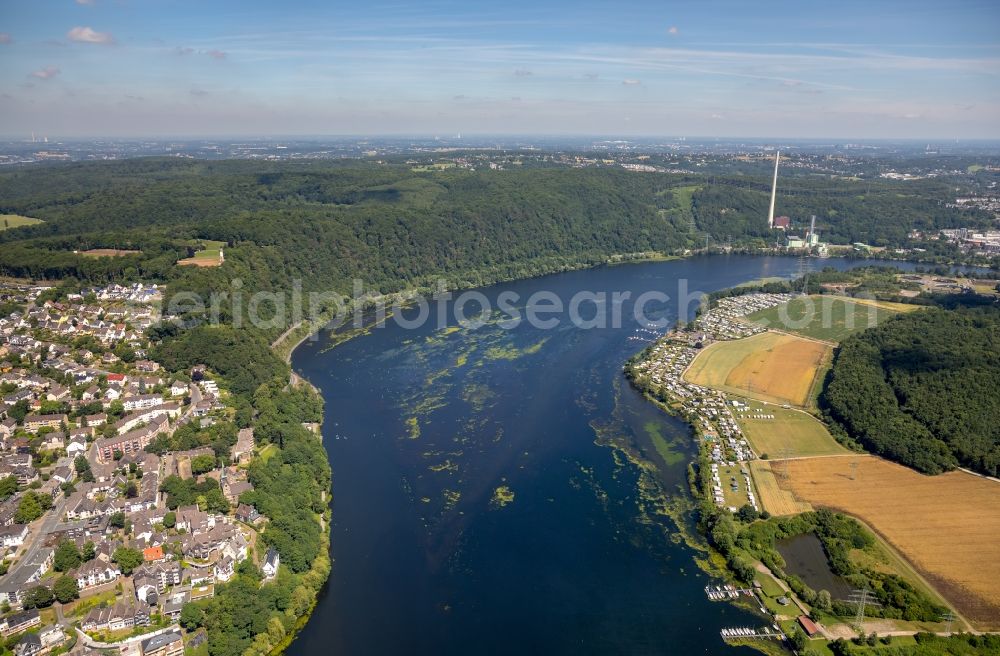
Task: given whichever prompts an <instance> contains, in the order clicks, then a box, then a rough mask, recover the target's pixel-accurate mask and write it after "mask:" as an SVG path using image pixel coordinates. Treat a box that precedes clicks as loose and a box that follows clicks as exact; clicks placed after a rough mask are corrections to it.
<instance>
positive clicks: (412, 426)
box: [406, 417, 420, 440]
mask: <svg viewBox="0 0 1000 656" xmlns="http://www.w3.org/2000/svg"><path fill="white" fill-rule="evenodd" d="M406 436H407V437H409V438H410V439H411V440H415V439H417V438H418V437H420V422H419V421H417V418H416V417H409V418H407V420H406Z"/></svg>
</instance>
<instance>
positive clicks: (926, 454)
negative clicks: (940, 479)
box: [822, 308, 1000, 476]
mask: <svg viewBox="0 0 1000 656" xmlns="http://www.w3.org/2000/svg"><path fill="white" fill-rule="evenodd" d="M998 389H1000V311H998V310H997V309H996V308H978V309H964V308H959V309H956V310H944V309H940V308H931V309H927V310H924V311H921V312H914V313H909V314H902V315H899V316H897V317H893V318H892V319H890V320H889V321H886V322H885V323H883V324H882V325H880V326H877V327H875V328H872V329H870V330H867V331H865V332H862V333H859V334H857V335H854V336H852V337H850V338H849V339H847V340H846V341H844V342H843V343H842V344H841V346H840V349H839V350H838V352H837V355H836V358H835V360H834V365H833V370H832V372H831V374H830V378H829V381H828V384H827V385H826V388H825V390H824V392H823V395H822V402H823V404H824V406H825V411H826V412H827V414H828V415H829V416H830V417H831V418H832V419H833V420H834V421H835V422H838V423H839V424H841V425H842V426H843V427H844V428H845V429H846V431H847V433H848V434H850V435H851V436H853V437H855V438H856V439H858V440H859V441H860V442H861V443H862V444H863V445H864V446H865V447H866V448H868V449H870V450H871V451H873V452H875V453H877V454H879V455H882V456H884V457H886V458H890V459H892V460H896V461H898V462H901V463H903V464H905V465H909V466H910V467H913V468H914V469H917V470H919V471H922V472H925V473H928V474H936V473H940V472H943V471H946V470H949V469H952V468H954V467H956V466H958V465H961V466H963V467H968V468H970V469H974V470H976V471H978V472H982V473H984V474H988V475H991V476H996V475H998V474H1000V423H998V422H997V418H998V417H1000V394H997V390H998Z"/></svg>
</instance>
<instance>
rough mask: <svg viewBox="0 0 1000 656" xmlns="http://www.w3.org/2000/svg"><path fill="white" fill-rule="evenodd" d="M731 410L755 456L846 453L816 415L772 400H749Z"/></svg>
mask: <svg viewBox="0 0 1000 656" xmlns="http://www.w3.org/2000/svg"><path fill="white" fill-rule="evenodd" d="M748 405H749V407H748V408H739V409H736V408H734V410H735V412H734V413H733V414H734V415H735V416H736V421H737V422H739V425H740V428H742V429H743V434H744V435H745V436H746V438H747V440H749V441H750V446H751V447H753V450H754V451H755V452H756V453H757V455H758V456H762V457H763V456H765V455H766V456H767V457H768V458H771V459H776V458H799V457H803V456H826V455H837V454H842V453H850V452H849V451H848V450H847V449H846V448H845V447H843V446H842V445H841V444H840V443H839V442H837V440H835V439H833V436H832V435H830V431H828V430H827V429H826V426H825V425H824V424H823V422H821V421H820V420H819V419H817V418H816V417H813V416H812V415H810V414H808V413H806V412H803V411H800V410H793V409H790V408H783V407H781V406H779V405H775V404H773V403H768V404H765V403H762V402H759V401H750V402H749V404H748Z"/></svg>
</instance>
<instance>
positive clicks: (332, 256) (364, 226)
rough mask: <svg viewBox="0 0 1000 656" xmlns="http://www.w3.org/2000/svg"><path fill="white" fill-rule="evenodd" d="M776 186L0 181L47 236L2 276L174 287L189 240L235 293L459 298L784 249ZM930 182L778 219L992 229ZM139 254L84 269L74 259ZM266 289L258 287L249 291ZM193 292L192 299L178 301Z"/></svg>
mask: <svg viewBox="0 0 1000 656" xmlns="http://www.w3.org/2000/svg"><path fill="white" fill-rule="evenodd" d="M768 189H769V180H767V179H766V178H759V179H758V178H752V177H750V176H731V177H723V176H708V175H706V176H698V175H672V174H662V173H646V172H635V171H625V170H622V169H620V168H617V167H603V168H584V169H576V168H556V167H552V168H531V169H518V168H514V169H510V170H502V171H493V170H479V171H470V170H463V169H448V170H434V171H423V170H420V171H418V170H413V169H412V168H411V167H410V166H408V165H406V163H405V162H404V161H401V160H399V161H388V162H375V161H369V160H350V161H339V162H338V161H330V160H324V161H286V162H259V161H246V160H233V161H201V160H188V159H177V158H144V159H132V160H124V161H119V162H89V163H75V164H64V165H62V164H61V165H49V166H39V167H28V168H18V169H11V170H7V171H3V172H0V212H3V213H12V214H21V215H25V216H30V217H36V218H39V219H42V220H44V221H45V223H43V224H38V225H35V226H33V227H29V228H20V229H16V230H8V231H5V232H0V244H3V248H0V273H2V274H8V275H16V276H33V277H45V278H59V277H65V276H74V277H77V278H80V279H85V280H95V281H97V280H106V279H109V278H120V277H122V276H124V275H133V276H135V275H143V276H146V277H156V278H161V279H167V280H176V279H178V278H188V279H190V283H189V284H190V285H191V286H194V287H195V288H199V287H204V286H205V285H207V284H209V283H210V282H211V281H210V280H206V278H207V279H215V278H218V274H217V272H207V273H206V272H204V271H201V272H193V271H190V270H187V269H184V270H181V271H178V270H177V268H176V267H174V266H173V263H174V262H175V261H176V260H177V259H179V258H180V257H184V256H185V250H186V245H185V244H186V242H185V240H188V239H191V238H195V237H197V238H204V239H212V240H220V241H224V242H226V243H227V245H228V248H227V252H226V255H227V265H226V267H224V269H225V271H226V274H228V275H227V277H232V276H233V275H240V276H241V277H243V278H244V279H245V280H246V281H247V282H249V283H257V282H259V283H261V285H263V286H265V287H267V286H273V285H283V284H287V282H288V280H289V279H290V278H296V277H298V278H302V279H303V280H304V282H305V284H306V286H307V287H308V286H310V285H313V284H315V285H316V286H321V287H322V288H324V289H328V288H330V287H331V286H333V287H334V288H341V289H342V288H343V285H342V283H344V282H345V281H348V280H350V279H352V278H354V277H361V278H364V279H365V280H366V281H367V282H368V283H369V284H371V285H373V286H377V287H379V288H380V290H381V291H383V292H391V291H395V290H397V289H401V288H406V287H412V286H414V283H415V282H417V281H421V280H425V279H427V278H429V277H431V276H436V275H444V276H446V277H448V278H449V279H451V280H452V282H454V283H456V284H482V283H487V282H492V281H495V280H498V279H501V278H511V277H518V276H525V275H532V274H538V273H543V272H547V271H554V270H558V269H560V268H563V267H566V266H576V265H580V264H592V263H596V262H600V261H603V260H605V259H607V257H608V256H609V255H612V254H618V253H632V252H645V251H661V252H667V253H672V252H679V251H681V250H683V249H685V248H688V247H692V246H695V245H703V244H704V242H705V234H706V233H707V234H709V235H710V236H711V237H712V238H713V239H714V240H716V241H725V240H726V239H732V240H733V243H748V242H753V243H757V244H759V245H764V243H765V239H764V238H765V237H767V241H770V240H771V238H772V236H771V235H769V233H768V230H767V227H766V208H767V197H768ZM954 193H955V192H954V190H953V189H949V188H948V187H947V186H946V185H945V184H944V183H942V182H939V181H933V180H921V181H909V182H906V183H900V182H891V181H877V180H876V181H865V182H859V181H852V180H844V179H830V178H827V177H826V176H816V177H815V178H807V179H803V178H792V179H789V180H787V181H785V182H783V187H782V196H781V198H780V199H779V201H780V202H779V212H784V213H788V214H791V215H792V216H793V217H795V218H796V219H798V220H801V221H805V220H807V218H808V215H809V214H816V215H817V216H818V221H819V223H818V225H819V228H820V230H821V231H822V234H823V235H824V237H825V238H827V239H829V240H831V241H833V242H835V243H844V244H849V243H852V242H854V241H866V242H869V243H872V244H874V245H898V244H900V243H901V240H904V239H905V237H906V234H907V232H908V231H909V230H911V229H913V228H920V229H932V230H933V229H936V228H944V227H956V226H975V225H981V224H982V225H985V223H988V222H989V220H990V218H991V217H988V216H985V215H981V213H980V212H979V211H978V210H961V209H957V208H954V207H948V205H947V204H948V203H949V202H951V201H952V200H953V196H954ZM95 247H100V248H131V249H139V250H142V255H136V256H131V257H126V258H114V259H111V258H100V259H95V258H84V257H81V256H77V255H74V254H73V251H74V250H85V249H87V248H95ZM254 272H257V273H258V274H259V280H255V279H254V278H249V279H248V278H247V275H251V274H253V273H254ZM180 286H182V287H183V286H186V285H185V284H180Z"/></svg>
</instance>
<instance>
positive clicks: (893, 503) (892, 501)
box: [758, 455, 1000, 629]
mask: <svg viewBox="0 0 1000 656" xmlns="http://www.w3.org/2000/svg"><path fill="white" fill-rule="evenodd" d="M771 467H772V468H774V474H775V475H776V476H775V478H776V480H777V482H778V484H779V485H780V486H781V488H782V489H784V490H787V491H789V492H791V493H792V494H794V496H795V498H796V499H797V500H798V501H801V502H805V503H809V504H811V505H813V506H816V507H827V508H833V509H836V510H839V511H842V512H845V513H848V514H850V515H854V516H855V517H858V518H859V519H861V520H862V521H864V522H865V523H866V524H868V525H869V526H871V527H872V528H873V529H874V530H875V531H876V532H878V533H879V534H880V535H881V536H882V537H884V538H885V539H886V541H888V542H889V543H890V544H891V545H892V546H893V547H895V548H896V549H897V550H898V551H899V552H900V553H901V554H902V555H903V556H905V557H906V558H907V560H909V561H910V563H912V564H913V566H914V567H915V568H916V569H917V570H918V571H919V572H920V574H921V575H922V576H923V577H924V578H925V579H927V580H928V581H929V582H930V583H931V584H933V585H934V587H935V588H937V590H938V591H939V592H940V593H941V594H942V595H944V597H945V598H946V599H947V600H948V601H949V602H950V603H951V604H953V605H954V606H955V608H956V609H957V610H958V611H959V612H960V613H961V614H962V615H964V616H965V617H966V618H967V619H969V620H970V621H972V622H973V623H974V624H975V625H976V627H977V628H979V629H1000V587H998V586H997V581H1000V541H998V540H997V536H1000V483H998V482H996V481H992V480H989V479H985V478H982V477H979V476H975V475H973V474H967V473H965V472H961V471H955V472H949V473H947V474H942V475H940V476H924V475H922V474H918V473H917V472H915V471H913V470H912V469H908V468H906V467H903V466H901V465H897V464H894V463H891V462H889V461H887V460H883V459H881V458H876V457H874V456H868V455H858V456H844V457H827V458H803V459H798V460H787V461H784V462H781V463H771ZM758 485H760V484H759V483H758ZM762 498H763V497H762ZM765 503H766V501H765Z"/></svg>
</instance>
